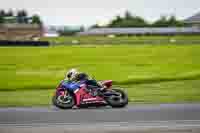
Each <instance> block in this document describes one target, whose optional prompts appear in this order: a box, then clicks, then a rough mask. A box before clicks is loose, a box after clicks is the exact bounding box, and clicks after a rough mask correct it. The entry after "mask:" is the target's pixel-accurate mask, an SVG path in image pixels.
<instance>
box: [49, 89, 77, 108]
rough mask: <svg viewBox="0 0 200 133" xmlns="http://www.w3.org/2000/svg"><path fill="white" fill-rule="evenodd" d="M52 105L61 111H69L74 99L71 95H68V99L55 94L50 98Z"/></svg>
mask: <svg viewBox="0 0 200 133" xmlns="http://www.w3.org/2000/svg"><path fill="white" fill-rule="evenodd" d="M52 103H53V105H55V106H56V107H58V108H61V109H71V108H72V107H73V106H74V104H75V99H74V96H73V95H72V94H71V93H69V94H68V98H64V96H61V95H58V94H56V95H55V96H53V98H52Z"/></svg>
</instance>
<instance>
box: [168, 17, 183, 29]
mask: <svg viewBox="0 0 200 133" xmlns="http://www.w3.org/2000/svg"><path fill="white" fill-rule="evenodd" d="M168 24H169V26H174V27H181V26H184V22H182V21H179V20H177V18H176V16H174V15H172V16H170V18H169V19H168Z"/></svg>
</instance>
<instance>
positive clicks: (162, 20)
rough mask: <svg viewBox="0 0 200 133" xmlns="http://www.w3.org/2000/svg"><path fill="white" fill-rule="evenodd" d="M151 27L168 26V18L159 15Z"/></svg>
mask: <svg viewBox="0 0 200 133" xmlns="http://www.w3.org/2000/svg"><path fill="white" fill-rule="evenodd" d="M152 26H153V27H168V26H169V24H168V20H167V17H166V16H161V17H160V18H159V19H158V20H156V21H155V22H154V23H153V24H152Z"/></svg>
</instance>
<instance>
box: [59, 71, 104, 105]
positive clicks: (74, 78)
mask: <svg viewBox="0 0 200 133" xmlns="http://www.w3.org/2000/svg"><path fill="white" fill-rule="evenodd" d="M88 84H95V85H96V86H98V87H99V88H100V89H99V90H100V91H102V90H103V89H104V87H102V85H100V84H99V83H97V82H96V81H94V80H90V78H89V76H88V75H87V74H86V73H83V72H78V70H77V69H74V68H73V69H70V70H69V71H68V72H67V73H66V75H65V79H64V80H63V82H62V86H63V87H65V88H68V89H70V90H71V91H73V92H74V94H75V97H76V105H75V106H74V107H73V108H78V107H79V105H80V97H81V92H80V91H79V88H80V87H87V86H85V85H88ZM94 92H96V93H97V90H95V91H94ZM95 95H97V94H95ZM95 95H94V96H95Z"/></svg>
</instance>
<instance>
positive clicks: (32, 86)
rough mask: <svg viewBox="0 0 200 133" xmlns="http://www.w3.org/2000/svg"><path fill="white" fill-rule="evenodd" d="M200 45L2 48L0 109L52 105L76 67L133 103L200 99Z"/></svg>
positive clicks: (0, 52) (0, 53) (0, 58)
mask: <svg viewBox="0 0 200 133" xmlns="http://www.w3.org/2000/svg"><path fill="white" fill-rule="evenodd" d="M199 60H200V45H189V44H188V45H142V46H140V45H135V46H129V45H119V46H111V45H107V46H104V47H100V46H92V45H87V46H66V47H12V48H11V47H9V48H6V47H4V48H3V47H1V48H0V85H1V86H0V106H32V105H48V104H50V99H51V96H52V93H53V91H54V90H53V89H54V88H55V87H56V85H57V84H58V83H59V81H60V80H62V79H63V77H64V73H65V72H66V71H67V70H68V69H70V68H72V67H75V68H78V69H80V70H81V71H85V72H88V73H89V74H90V75H92V76H95V78H96V79H98V80H102V79H113V80H114V81H115V82H114V83H115V84H116V85H119V86H122V87H125V88H127V91H128V94H129V98H130V99H131V100H132V101H133V102H142V103H169V102H199V101H200V89H199V87H200V61H199Z"/></svg>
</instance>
